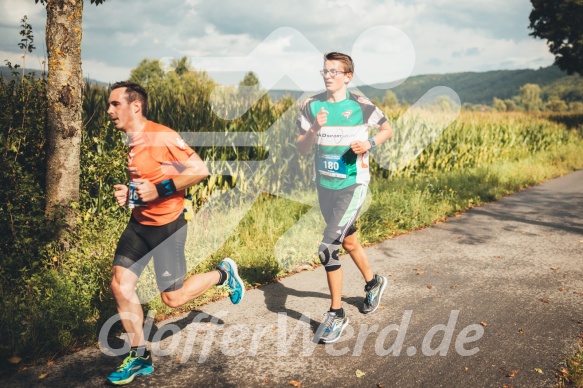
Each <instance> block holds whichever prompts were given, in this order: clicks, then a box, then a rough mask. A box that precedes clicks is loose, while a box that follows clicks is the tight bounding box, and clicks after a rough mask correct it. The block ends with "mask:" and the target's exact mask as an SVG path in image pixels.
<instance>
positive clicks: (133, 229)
mask: <svg viewBox="0 0 583 388" xmlns="http://www.w3.org/2000/svg"><path fill="white" fill-rule="evenodd" d="M186 232H187V222H186V220H185V219H184V216H183V215H180V217H178V218H177V219H176V220H174V221H172V222H170V223H169V224H166V225H162V226H151V225H142V224H140V223H139V222H138V221H136V219H135V218H134V217H133V216H132V218H131V219H130V221H129V223H128V225H127V227H126V229H125V230H124V232H123V233H122V235H121V237H120V238H119V242H118V244H117V249H116V250H115V257H114V259H113V265H114V266H115V265H118V266H121V267H124V268H127V269H129V270H130V271H132V272H133V273H135V274H136V275H138V276H140V274H141V273H142V271H143V270H144V268H146V266H147V265H148V262H149V261H150V259H152V257H154V269H155V271H156V281H157V283H158V288H159V289H160V291H175V290H178V289H180V288H182V285H183V284H184V276H185V275H186V258H185V256H184V245H185V244H186Z"/></svg>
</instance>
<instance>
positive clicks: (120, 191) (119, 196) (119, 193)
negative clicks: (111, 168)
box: [113, 185, 128, 206]
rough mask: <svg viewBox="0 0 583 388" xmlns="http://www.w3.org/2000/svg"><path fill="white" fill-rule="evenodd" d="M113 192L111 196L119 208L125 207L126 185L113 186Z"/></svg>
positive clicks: (126, 197) (126, 200) (126, 199)
mask: <svg viewBox="0 0 583 388" xmlns="http://www.w3.org/2000/svg"><path fill="white" fill-rule="evenodd" d="M113 188H114V189H115V192H114V193H113V196H114V197H115V200H116V201H117V204H118V205H119V206H125V205H126V204H127V203H128V187H127V186H126V185H114V186H113Z"/></svg>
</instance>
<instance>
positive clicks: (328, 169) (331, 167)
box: [318, 155, 346, 178]
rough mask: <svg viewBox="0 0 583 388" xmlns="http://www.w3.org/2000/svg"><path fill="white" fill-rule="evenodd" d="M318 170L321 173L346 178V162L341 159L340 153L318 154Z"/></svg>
mask: <svg viewBox="0 0 583 388" xmlns="http://www.w3.org/2000/svg"><path fill="white" fill-rule="evenodd" d="M318 171H319V172H320V174H322V175H326V176H330V177H334V178H346V162H345V161H344V160H343V159H342V155H320V157H319V158H318Z"/></svg>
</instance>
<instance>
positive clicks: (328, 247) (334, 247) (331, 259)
mask: <svg viewBox="0 0 583 388" xmlns="http://www.w3.org/2000/svg"><path fill="white" fill-rule="evenodd" d="M339 250H340V244H339V243H338V242H336V241H335V242H333V243H332V244H326V243H325V242H322V243H321V244H320V248H318V257H319V258H320V262H321V263H322V265H323V266H324V269H325V270H326V272H331V271H335V270H337V269H338V268H340V260H338V251H339Z"/></svg>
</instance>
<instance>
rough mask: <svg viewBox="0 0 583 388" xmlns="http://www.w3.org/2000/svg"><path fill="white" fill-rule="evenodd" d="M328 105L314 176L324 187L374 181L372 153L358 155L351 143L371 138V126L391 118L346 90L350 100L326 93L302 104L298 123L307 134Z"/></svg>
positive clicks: (320, 132) (318, 139)
mask: <svg viewBox="0 0 583 388" xmlns="http://www.w3.org/2000/svg"><path fill="white" fill-rule="evenodd" d="M322 108H324V109H325V110H327V111H328V112H329V113H328V121H327V123H326V125H325V126H323V127H322V128H321V129H320V130H319V131H318V133H317V134H316V144H315V148H316V160H315V165H314V179H315V180H316V183H317V184H318V185H320V186H322V187H325V188H327V189H332V190H340V189H344V188H346V187H349V186H352V185H354V184H364V185H367V184H368V183H369V181H370V172H369V161H368V156H369V152H368V151H367V152H365V153H364V154H361V155H358V156H357V155H356V154H355V153H354V152H353V151H352V149H351V148H350V143H351V142H353V141H355V140H359V141H366V140H367V139H368V138H369V135H368V129H369V127H373V128H378V127H380V126H381V125H382V124H383V123H384V122H385V121H387V118H386V117H385V115H384V114H383V112H381V110H380V109H379V108H377V107H376V106H375V105H374V104H373V103H372V102H371V101H370V100H369V99H368V98H366V97H363V96H358V95H356V94H353V93H350V92H348V91H347V92H346V99H345V100H342V101H340V102H330V101H327V99H326V92H324V93H320V94H317V95H315V96H312V97H310V98H308V99H307V100H306V101H304V103H303V104H302V108H301V110H300V114H299V117H298V120H297V125H298V127H299V128H300V131H301V132H302V133H306V132H307V131H309V130H310V128H311V127H312V124H314V122H315V121H316V115H317V114H318V112H320V109H322Z"/></svg>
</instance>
